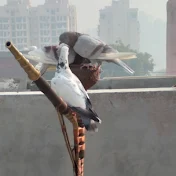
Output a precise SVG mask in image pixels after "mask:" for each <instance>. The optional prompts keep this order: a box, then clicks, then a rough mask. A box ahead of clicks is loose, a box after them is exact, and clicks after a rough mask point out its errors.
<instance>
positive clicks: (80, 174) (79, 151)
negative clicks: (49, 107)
mask: <svg viewBox="0 0 176 176" xmlns="http://www.w3.org/2000/svg"><path fill="white" fill-rule="evenodd" d="M6 47H7V48H8V49H9V50H10V52H11V53H12V54H13V55H14V57H15V59H16V60H17V61H18V62H19V64H20V65H21V67H22V68H23V69H24V71H25V72H26V73H27V75H28V77H29V79H30V80H32V81H34V83H35V84H36V85H37V87H38V88H39V90H40V91H41V92H43V93H44V94H45V96H46V97H47V98H48V99H49V100H50V101H51V103H52V104H53V106H54V107H55V109H56V110H57V112H58V117H59V120H60V124H61V127H62V132H63V135H64V139H65V142H66V146H67V149H68V152H69V155H70V159H71V161H72V164H73V168H74V171H75V175H76V176H84V152H85V128H84V127H83V126H82V127H79V126H80V125H81V123H80V119H79V125H78V121H77V119H78V117H77V115H76V113H74V112H72V111H71V110H70V109H69V108H68V107H67V104H66V103H65V102H64V101H63V100H62V99H61V98H60V97H58V96H57V95H56V93H55V92H54V91H53V90H52V89H51V88H50V86H49V84H48V83H47V82H46V81H45V80H44V79H43V78H42V77H41V75H40V72H39V71H38V70H36V69H35V68H34V66H33V65H32V64H31V63H29V61H28V60H27V59H26V58H25V57H24V56H23V55H22V53H20V52H19V51H18V49H17V48H16V47H15V46H14V45H13V44H12V42H10V41H8V42H6ZM63 115H64V116H65V117H66V118H67V119H68V120H69V121H70V122H71V123H72V125H73V134H74V151H75V153H74V154H73V152H72V149H71V147H70V142H69V138H68V135H67V130H66V126H65V122H64V119H63Z"/></svg>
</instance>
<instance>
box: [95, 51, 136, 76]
mask: <svg viewBox="0 0 176 176" xmlns="http://www.w3.org/2000/svg"><path fill="white" fill-rule="evenodd" d="M134 58H136V54H135V53H119V52H117V53H116V52H115V53H102V54H101V55H100V56H99V57H97V58H96V60H97V61H98V60H101V61H106V62H112V63H115V64H117V65H119V66H120V67H122V68H123V69H124V70H125V71H126V72H127V73H130V74H131V75H133V74H134V70H133V69H131V68H130V67H129V66H128V65H127V64H125V63H124V62H123V61H121V59H122V60H125V59H134Z"/></svg>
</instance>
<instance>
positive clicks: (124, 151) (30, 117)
mask: <svg viewBox="0 0 176 176" xmlns="http://www.w3.org/2000/svg"><path fill="white" fill-rule="evenodd" d="M89 95H90V98H91V100H92V102H93V105H94V107H95V110H96V111H97V113H98V114H99V116H100V118H101V119H102V124H101V125H99V132H98V133H96V134H88V133H87V144H86V159H85V176H174V175H175V174H176V167H175V163H176V116H175V114H176V89H174V88H167V89H164V88H163V89H136V90H129V89H128V90H105V91H90V93H89ZM68 128H69V134H70V135H71V132H72V128H71V126H70V125H69V127H68ZM56 175H58V176H71V175H73V172H72V167H71V161H70V159H69V156H68V153H67V151H66V147H65V143H64V140H63V136H62V133H61V129H60V125H59V121H58V119H57V115H56V112H55V110H54V108H53V106H52V105H51V104H50V102H49V100H47V98H46V97H45V96H44V95H43V94H41V93H39V92H31V93H25V92H24V93H0V176H56Z"/></svg>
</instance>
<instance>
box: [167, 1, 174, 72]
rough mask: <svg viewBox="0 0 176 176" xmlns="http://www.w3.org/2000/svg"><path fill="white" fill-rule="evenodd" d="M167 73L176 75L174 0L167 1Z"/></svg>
mask: <svg viewBox="0 0 176 176" xmlns="http://www.w3.org/2000/svg"><path fill="white" fill-rule="evenodd" d="M166 55H167V59H166V60H167V61H166V73H167V75H176V1H175V0H168V2H167V54H166Z"/></svg>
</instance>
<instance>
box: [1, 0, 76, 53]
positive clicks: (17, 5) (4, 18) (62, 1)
mask: <svg viewBox="0 0 176 176" xmlns="http://www.w3.org/2000/svg"><path fill="white" fill-rule="evenodd" d="M69 30H72V31H76V30H77V18H76V8H75V7H74V6H73V5H71V6H70V5H69V2H68V0H45V3H44V4H42V5H38V6H37V7H31V3H30V1H29V0H7V4H6V5H5V6H1V7H0V51H6V48H5V46H4V44H5V42H6V41H7V40H12V42H13V43H14V44H15V45H16V46H17V47H18V49H24V48H25V47H29V46H31V45H36V46H38V47H41V46H45V45H51V44H56V43H58V40H59V35H60V34H61V33H63V32H65V31H69Z"/></svg>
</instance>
